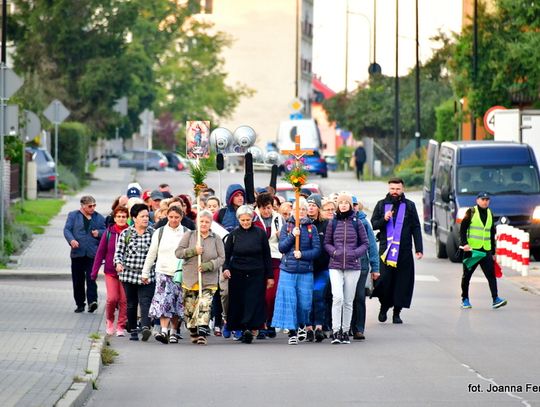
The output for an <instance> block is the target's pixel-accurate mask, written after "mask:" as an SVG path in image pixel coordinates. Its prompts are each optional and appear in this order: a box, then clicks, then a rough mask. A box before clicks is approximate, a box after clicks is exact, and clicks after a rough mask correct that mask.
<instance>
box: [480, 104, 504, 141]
mask: <svg viewBox="0 0 540 407" xmlns="http://www.w3.org/2000/svg"><path fill="white" fill-rule="evenodd" d="M501 110H506V107H504V106H493V107H490V108H489V109H488V110H487V112H486V113H485V114H484V129H486V131H487V132H488V133H489V134H491V135H494V134H495V113H496V112H497V111H501Z"/></svg>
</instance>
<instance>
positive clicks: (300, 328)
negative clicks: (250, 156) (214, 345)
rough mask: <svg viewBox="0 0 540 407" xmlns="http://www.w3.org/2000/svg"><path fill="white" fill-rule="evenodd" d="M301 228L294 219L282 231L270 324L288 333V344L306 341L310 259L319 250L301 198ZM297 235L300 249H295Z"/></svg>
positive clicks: (310, 272) (304, 203)
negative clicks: (278, 268) (277, 279)
mask: <svg viewBox="0 0 540 407" xmlns="http://www.w3.org/2000/svg"><path fill="white" fill-rule="evenodd" d="M297 204H298V205H299V206H300V227H299V228H296V227H295V220H294V217H293V216H291V218H290V219H289V220H288V221H287V223H286V224H285V225H283V227H282V229H281V234H280V238H279V251H280V252H281V253H283V257H282V259H281V264H280V277H279V283H278V288H277V294H276V302H275V306H274V315H273V317H272V324H273V325H274V326H275V327H276V328H283V329H288V330H289V345H296V344H298V342H299V341H300V342H301V341H303V340H305V339H306V330H305V325H306V324H307V323H309V313H310V310H311V300H312V295H313V259H315V258H316V257H317V256H318V255H319V253H320V250H321V244H320V242H319V233H318V232H317V228H316V227H315V225H313V224H312V222H311V220H310V219H309V218H308V217H307V202H306V200H305V199H303V198H302V199H300V201H299V202H298V203H297ZM296 236H300V250H298V251H296V250H295V240H296Z"/></svg>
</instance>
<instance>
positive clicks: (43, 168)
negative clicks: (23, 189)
mask: <svg viewBox="0 0 540 407" xmlns="http://www.w3.org/2000/svg"><path fill="white" fill-rule="evenodd" d="M26 152H28V153H30V154H32V160H33V161H35V162H36V167H37V188H38V191H49V190H51V189H53V188H54V181H55V180H56V177H57V175H58V174H57V173H56V164H55V162H54V160H53V158H52V157H51V155H50V154H49V152H48V151H47V150H46V149H44V148H41V147H27V148H26Z"/></svg>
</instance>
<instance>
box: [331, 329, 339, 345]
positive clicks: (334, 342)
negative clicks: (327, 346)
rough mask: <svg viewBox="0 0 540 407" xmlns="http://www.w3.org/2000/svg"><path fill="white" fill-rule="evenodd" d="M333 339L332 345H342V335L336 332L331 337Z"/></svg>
mask: <svg viewBox="0 0 540 407" xmlns="http://www.w3.org/2000/svg"><path fill="white" fill-rule="evenodd" d="M331 338H332V342H331V344H332V345H339V344H340V343H341V334H340V333H339V332H334V333H333V334H332V336H331Z"/></svg>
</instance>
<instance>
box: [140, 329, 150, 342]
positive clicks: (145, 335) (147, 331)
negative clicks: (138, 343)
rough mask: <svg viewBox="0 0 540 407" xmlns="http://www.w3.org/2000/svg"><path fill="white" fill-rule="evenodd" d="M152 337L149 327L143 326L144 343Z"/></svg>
mask: <svg viewBox="0 0 540 407" xmlns="http://www.w3.org/2000/svg"><path fill="white" fill-rule="evenodd" d="M150 336H152V331H151V330H150V328H148V327H147V326H143V328H142V340H143V342H146V341H147V340H148V338H150Z"/></svg>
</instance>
